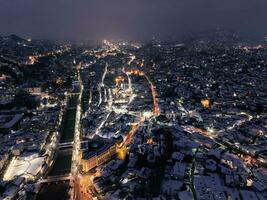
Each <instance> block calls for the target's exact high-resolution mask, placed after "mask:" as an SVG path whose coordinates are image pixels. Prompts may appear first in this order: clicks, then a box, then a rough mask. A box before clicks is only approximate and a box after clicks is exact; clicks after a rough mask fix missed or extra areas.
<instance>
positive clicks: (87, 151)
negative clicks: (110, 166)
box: [80, 138, 122, 172]
mask: <svg viewBox="0 0 267 200" xmlns="http://www.w3.org/2000/svg"><path fill="white" fill-rule="evenodd" d="M121 142H122V138H118V139H112V140H107V139H102V138H101V139H100V138H98V139H97V140H95V139H94V140H93V141H89V142H88V143H87V144H86V145H85V147H82V149H83V150H82V151H81V152H80V158H81V159H80V164H81V170H82V171H83V172H88V171H90V170H91V169H93V168H94V167H97V166H99V165H102V164H103V163H105V162H107V161H108V160H110V159H111V158H112V157H113V156H114V155H115V154H116V153H117V146H118V144H119V143H121Z"/></svg>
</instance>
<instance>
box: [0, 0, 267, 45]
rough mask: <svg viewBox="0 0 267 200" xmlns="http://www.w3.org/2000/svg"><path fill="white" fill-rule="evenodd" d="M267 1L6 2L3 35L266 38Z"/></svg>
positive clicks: (0, 5) (1, 12) (1, 13)
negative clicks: (231, 34) (213, 33)
mask: <svg viewBox="0 0 267 200" xmlns="http://www.w3.org/2000/svg"><path fill="white" fill-rule="evenodd" d="M266 10H267V2H266V1H265V0H253V1H251V0H224V1H220V0H200V1H196V0H168V1H162V0H153V1H151V0H135V1H130V0H114V1H107V0H76V1H73V0H56V1H54V0H45V1H42V0H12V1H7V0H1V1H0V24H1V28H0V34H2V35H8V34H17V35H20V36H23V37H26V38H28V37H30V38H39V39H40V38H42V39H44V38H57V39H58V38H60V39H66V38H68V39H69V38H70V39H92V38H97V39H99V38H125V39H139V40H143V39H150V38H152V37H153V36H156V37H160V38H161V39H180V38H181V36H184V35H186V34H191V33H192V32H193V33H195V32H199V31H205V30H210V29H211V30H214V29H216V28H218V27H220V28H222V29H227V30H231V31H235V32H236V33H240V34H250V35H253V36H256V37H263V36H266V32H267V26H266V19H267V12H266Z"/></svg>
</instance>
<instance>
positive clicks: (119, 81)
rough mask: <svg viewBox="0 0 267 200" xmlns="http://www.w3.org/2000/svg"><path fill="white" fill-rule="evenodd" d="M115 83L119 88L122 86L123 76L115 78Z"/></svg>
mask: <svg viewBox="0 0 267 200" xmlns="http://www.w3.org/2000/svg"><path fill="white" fill-rule="evenodd" d="M115 82H116V86H118V85H119V84H121V83H122V82H124V77H123V76H117V77H116V78H115Z"/></svg>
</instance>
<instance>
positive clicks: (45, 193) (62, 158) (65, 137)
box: [37, 95, 78, 200]
mask: <svg viewBox="0 0 267 200" xmlns="http://www.w3.org/2000/svg"><path fill="white" fill-rule="evenodd" d="M77 103H78V95H71V96H70V97H69V101H68V105H67V110H66V112H65V114H64V117H63V121H62V126H61V131H60V132H61V134H60V140H59V145H60V144H62V143H66V142H67V143H68V142H73V140H74V133H75V119H76V110H77ZM71 163H72V147H69V148H65V149H58V150H57V152H56V153H55V161H54V163H53V165H52V168H51V169H50V170H49V172H48V175H47V177H53V176H62V175H66V174H69V173H70V172H71ZM69 188H70V187H69V181H62V182H52V183H48V184H47V183H46V184H43V185H42V186H41V189H40V192H39V193H38V196H37V200H42V199H59V200H60V199H68V198H67V197H68V191H69Z"/></svg>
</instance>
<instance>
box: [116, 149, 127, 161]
mask: <svg viewBox="0 0 267 200" xmlns="http://www.w3.org/2000/svg"><path fill="white" fill-rule="evenodd" d="M127 153H128V149H127V148H126V147H125V146H122V147H118V148H117V156H118V158H119V159H120V160H125V158H126V155H127Z"/></svg>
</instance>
